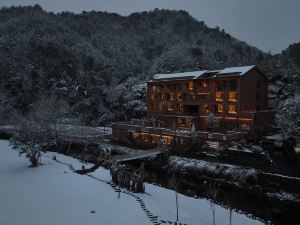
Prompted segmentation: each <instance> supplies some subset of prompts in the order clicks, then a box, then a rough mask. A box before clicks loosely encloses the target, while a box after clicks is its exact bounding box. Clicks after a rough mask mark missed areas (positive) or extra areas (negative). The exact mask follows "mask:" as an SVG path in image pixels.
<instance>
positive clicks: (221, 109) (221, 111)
mask: <svg viewBox="0 0 300 225" xmlns="http://www.w3.org/2000/svg"><path fill="white" fill-rule="evenodd" d="M217 112H218V113H223V112H224V107H223V105H222V104H217Z"/></svg>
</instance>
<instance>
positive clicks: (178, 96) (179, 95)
mask: <svg viewBox="0 0 300 225" xmlns="http://www.w3.org/2000/svg"><path fill="white" fill-rule="evenodd" d="M177 101H178V102H180V101H182V95H181V94H180V93H177Z"/></svg>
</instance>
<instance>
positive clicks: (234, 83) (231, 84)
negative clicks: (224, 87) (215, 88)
mask: <svg viewBox="0 0 300 225" xmlns="http://www.w3.org/2000/svg"><path fill="white" fill-rule="evenodd" d="M236 89H237V81H236V80H231V81H229V90H230V91H235V90H236Z"/></svg>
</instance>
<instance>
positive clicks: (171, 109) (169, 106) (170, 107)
mask: <svg viewBox="0 0 300 225" xmlns="http://www.w3.org/2000/svg"><path fill="white" fill-rule="evenodd" d="M174 108H175V107H174V104H173V103H169V104H168V111H174Z"/></svg>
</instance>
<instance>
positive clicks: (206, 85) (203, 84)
mask: <svg viewBox="0 0 300 225" xmlns="http://www.w3.org/2000/svg"><path fill="white" fill-rule="evenodd" d="M200 86H201V87H204V88H206V87H208V82H207V81H202V82H201V84H200Z"/></svg>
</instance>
